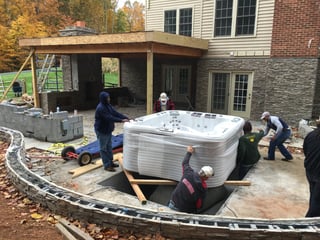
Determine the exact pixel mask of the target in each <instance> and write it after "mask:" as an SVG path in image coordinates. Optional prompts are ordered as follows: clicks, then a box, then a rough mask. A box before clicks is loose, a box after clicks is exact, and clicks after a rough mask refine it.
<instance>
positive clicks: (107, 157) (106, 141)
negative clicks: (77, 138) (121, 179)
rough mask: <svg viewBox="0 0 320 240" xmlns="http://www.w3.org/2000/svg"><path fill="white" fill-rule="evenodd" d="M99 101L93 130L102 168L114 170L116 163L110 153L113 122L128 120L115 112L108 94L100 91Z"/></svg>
mask: <svg viewBox="0 0 320 240" xmlns="http://www.w3.org/2000/svg"><path fill="white" fill-rule="evenodd" d="M99 99H100V102H99V104H98V105H97V108H96V111H95V116H94V118H95V123H94V130H95V133H96V135H97V139H98V142H99V147H100V156H101V158H102V162H103V167H104V170H106V171H109V172H115V171H116V170H115V169H114V168H115V167H119V165H118V164H115V163H113V153H112V132H113V130H114V127H115V125H114V123H115V122H128V121H129V118H128V117H127V116H125V115H123V114H121V113H119V112H117V111H116V110H115V109H114V108H113V107H112V106H111V104H110V94H109V93H107V92H101V93H100V95H99Z"/></svg>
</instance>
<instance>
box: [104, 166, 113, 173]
mask: <svg viewBox="0 0 320 240" xmlns="http://www.w3.org/2000/svg"><path fill="white" fill-rule="evenodd" d="M104 170H106V171H109V172H115V171H116V170H115V169H114V168H113V167H112V166H110V167H105V168H104Z"/></svg>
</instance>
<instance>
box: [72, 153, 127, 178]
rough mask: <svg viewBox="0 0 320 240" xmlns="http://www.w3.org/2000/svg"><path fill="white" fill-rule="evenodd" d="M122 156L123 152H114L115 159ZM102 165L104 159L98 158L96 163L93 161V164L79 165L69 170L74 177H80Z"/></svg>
mask: <svg viewBox="0 0 320 240" xmlns="http://www.w3.org/2000/svg"><path fill="white" fill-rule="evenodd" d="M120 156H122V153H116V154H114V155H113V161H117V160H119V157H120ZM101 166H103V163H102V160H101V159H98V160H96V161H95V162H94V163H91V164H88V165H85V166H82V167H78V168H75V169H72V170H69V173H71V174H72V178H75V177H79V176H80V175H82V174H85V173H87V172H90V171H92V170H94V169H97V168H99V167H101Z"/></svg>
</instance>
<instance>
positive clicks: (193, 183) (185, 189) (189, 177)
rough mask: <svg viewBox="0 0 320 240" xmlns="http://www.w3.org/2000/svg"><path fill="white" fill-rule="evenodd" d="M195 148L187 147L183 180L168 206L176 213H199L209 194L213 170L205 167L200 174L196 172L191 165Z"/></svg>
mask: <svg viewBox="0 0 320 240" xmlns="http://www.w3.org/2000/svg"><path fill="white" fill-rule="evenodd" d="M193 152H194V148H193V147H191V146H188V147H187V153H186V155H185V157H184V160H183V162H182V178H181V180H180V182H179V183H178V185H177V187H176V188H175V190H174V191H173V193H172V196H171V200H170V201H169V204H168V206H169V207H170V208H171V209H173V210H176V211H181V212H187V213H197V212H198V210H199V209H200V208H201V207H202V204H203V201H204V198H205V197H206V194H207V183H206V180H208V178H209V177H211V176H213V175H214V173H213V169H212V168H211V167H210V166H204V167H202V168H201V169H200V171H199V172H195V171H194V170H193V169H192V168H191V167H190V165H189V161H190V158H191V155H192V153H193Z"/></svg>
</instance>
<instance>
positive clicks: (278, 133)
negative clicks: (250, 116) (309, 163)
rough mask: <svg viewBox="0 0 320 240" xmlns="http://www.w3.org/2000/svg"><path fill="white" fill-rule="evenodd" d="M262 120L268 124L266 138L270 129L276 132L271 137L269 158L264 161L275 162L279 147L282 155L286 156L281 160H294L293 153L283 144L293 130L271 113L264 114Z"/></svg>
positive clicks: (265, 131)
mask: <svg viewBox="0 0 320 240" xmlns="http://www.w3.org/2000/svg"><path fill="white" fill-rule="evenodd" d="M261 119H262V120H264V121H266V122H267V126H266V128H265V130H264V136H266V135H267V134H268V133H269V131H270V129H273V130H274V131H275V134H274V135H273V136H272V137H271V139H270V143H269V149H268V156H267V157H264V158H263V159H264V160H275V151H276V147H278V149H279V151H280V152H281V154H282V155H283V156H284V158H282V159H281V160H283V161H290V160H292V159H293V157H292V155H291V153H290V152H289V151H288V150H287V148H286V147H285V146H284V145H283V143H284V142H285V141H286V140H287V139H288V138H289V137H290V136H291V129H290V128H289V126H288V124H287V123H286V122H285V121H283V120H282V119H281V118H279V117H277V116H271V115H270V113H269V112H264V113H263V114H262V115H261Z"/></svg>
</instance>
